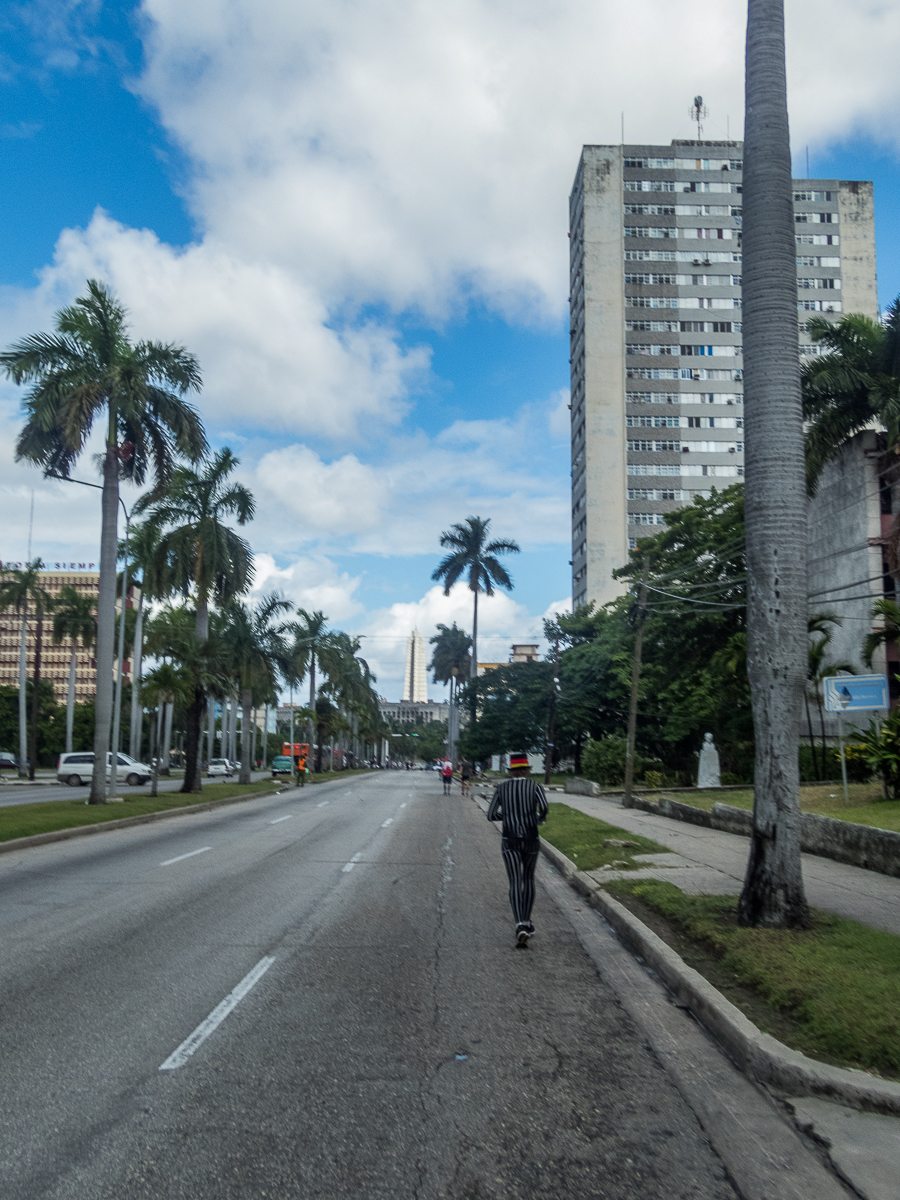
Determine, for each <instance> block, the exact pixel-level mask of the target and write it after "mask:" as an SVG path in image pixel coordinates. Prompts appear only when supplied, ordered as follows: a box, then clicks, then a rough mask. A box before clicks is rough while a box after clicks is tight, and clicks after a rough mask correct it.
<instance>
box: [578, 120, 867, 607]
mask: <svg viewBox="0 0 900 1200" xmlns="http://www.w3.org/2000/svg"><path fill="white" fill-rule="evenodd" d="M742 167H743V162H742V143H740V142H732V141H723V142H715V141H673V142H672V144H671V145H670V146H585V147H584V148H583V150H582V154H581V161H580V163H579V166H578V172H577V175H576V177H575V184H574V187H573V189H572V194H571V197H570V225H569V229H570V233H569V237H570V239H571V243H570V245H571V248H570V257H571V275H570V291H571V296H570V305H571V330H570V334H571V368H572V594H573V601H574V604H575V605H578V604H584V603H587V602H589V601H595V602H596V603H597V604H604V603H606V602H607V601H608V600H611V599H614V598H615V597H616V596H618V595H620V594H621V591H622V588H621V586H620V585H619V584H618V583H617V582H616V581H615V580H613V578H612V571H613V570H614V569H615V568H616V567H620V566H622V565H623V564H624V563H625V562H626V561H627V558H628V551H629V548H630V547H634V546H635V544H636V543H637V540H638V539H639V538H640V537H642V536H647V535H648V534H649V533H650V532H652V530H651V529H650V528H648V527H652V526H661V525H663V523H664V518H665V515H666V513H669V512H672V511H673V510H674V509H676V508H678V507H680V506H681V505H683V504H688V503H690V502H691V501H692V500H693V499H694V497H695V496H697V495H698V494H702V495H708V494H709V492H710V489H711V488H713V487H718V488H723V487H727V486H728V485H729V484H731V483H734V482H736V481H737V480H739V479H741V478H742V476H743V471H744V442H743V424H744V421H743V411H744V410H743V381H742V379H743V371H742V366H743V360H742V357H741V341H742V339H741V216H742V213H741V178H742V175H741V172H742ZM794 189H795V190H794V210H795V219H796V237H797V306H798V309H799V313H800V345H799V347H798V353H800V354H814V353H817V352H818V347H817V346H815V345H812V344H810V343H809V338H808V337H807V338H806V340H805V341H804V335H805V333H806V327H805V318H806V315H807V314H812V313H817V314H821V313H824V314H833V315H834V318H835V319H839V317H840V314H841V313H842V312H863V313H867V314H868V315H870V316H872V317H877V315H878V302H877V291H876V280H875V226H874V214H873V198H872V184H871V183H867V182H866V183H860V182H846V181H842V180H836V179H814V180H813V179H800V180H795V181H794Z"/></svg>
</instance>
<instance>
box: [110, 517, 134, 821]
mask: <svg viewBox="0 0 900 1200" xmlns="http://www.w3.org/2000/svg"><path fill="white" fill-rule="evenodd" d="M119 503H120V504H121V505H122V511H123V512H124V513H125V565H124V567H123V568H122V606H121V612H120V614H119V669H118V671H117V672H116V698H115V704H114V707H113V734H112V755H111V760H112V761H111V762H110V769H109V784H108V785H107V791H106V796H107V799H112V797H113V796H115V794H116V775H117V770H116V768H117V767H118V764H119V729H120V727H121V724H122V667H123V665H124V659H125V598H126V596H127V595H128V540H129V537H130V534H131V513H130V512H129V511H128V509H127V508H126V507H125V503H124V501H123V500H122V497H121V496H120V497H119Z"/></svg>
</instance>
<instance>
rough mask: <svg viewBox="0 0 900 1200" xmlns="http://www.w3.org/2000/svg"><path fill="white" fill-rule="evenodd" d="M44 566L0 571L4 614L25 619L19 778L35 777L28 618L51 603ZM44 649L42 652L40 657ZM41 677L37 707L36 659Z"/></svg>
mask: <svg viewBox="0 0 900 1200" xmlns="http://www.w3.org/2000/svg"><path fill="white" fill-rule="evenodd" d="M43 565H44V564H43V563H42V562H41V560H40V559H39V558H36V559H34V561H33V562H31V563H29V565H28V566H27V567H25V568H24V569H21V570H20V569H17V568H15V567H9V568H4V569H3V570H2V571H0V611H4V610H5V609H7V608H15V609H17V610H18V613H19V618H20V620H21V626H20V633H19V778H20V779H24V778H25V776H26V775H29V776H30V778H31V779H33V778H34V760H33V757H32V762H31V766H30V768H29V765H28V741H29V739H28V707H27V702H26V683H27V678H28V618H29V610H30V607H31V605H34V607H35V612H37V611H38V608H39V607H40V608H41V609H42V611H45V610H46V609H47V608H48V607H49V605H50V603H51V600H50V595H49V593H48V592H46V591H45V590H44V588H43V587H42V586H41V582H40V572H41V568H42V567H43ZM39 655H40V650H39V649H38V657H39ZM35 666H36V668H37V678H36V679H35V682H34V685H33V690H32V695H31V705H32V709H33V710H34V708H35V697H36V696H37V694H38V686H37V681H38V679H39V678H40V664H39V662H38V661H37V658H36V660H35Z"/></svg>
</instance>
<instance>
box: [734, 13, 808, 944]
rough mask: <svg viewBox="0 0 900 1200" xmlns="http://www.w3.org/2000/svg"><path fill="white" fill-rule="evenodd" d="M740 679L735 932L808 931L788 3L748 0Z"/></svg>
mask: <svg viewBox="0 0 900 1200" xmlns="http://www.w3.org/2000/svg"><path fill="white" fill-rule="evenodd" d="M743 189H744V190H743V208H744V217H743V276H744V278H743V323H744V380H745V382H744V390H745V413H746V416H745V422H746V483H745V493H746V526H747V577H748V588H747V625H748V654H747V669H748V676H749V679H750V688H751V695H752V701H753V727H754V733H755V738H756V767H755V777H754V803H753V834H752V838H751V843H750V859H749V862H748V865H747V874H746V878H745V880H744V887H743V891H742V892H741V898H740V903H739V907H738V916H739V920H740V922H741V924H743V925H752V926H759V925H764V926H775V927H785V926H789V927H796V926H802V925H804V924H806V923H807V921H808V910H807V905H806V898H805V896H804V893H803V879H802V875H801V869H800V803H799V782H800V781H799V770H798V768H799V763H798V756H797V747H798V738H799V726H800V705H801V700H802V696H803V686H804V682H805V679H806V673H807V668H808V662H807V628H806V624H807V600H806V591H807V588H806V541H805V535H806V480H805V471H804V451H803V428H802V416H801V403H800V361H799V354H798V333H797V263H796V246H795V242H794V212H793V186H792V179H791V154H790V138H789V134H788V114H787V85H786V79H785V66H784V3H783V0H749V5H748V18H747V61H746V118H745V132H744V183H743Z"/></svg>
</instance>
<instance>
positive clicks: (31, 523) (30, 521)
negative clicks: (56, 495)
mask: <svg viewBox="0 0 900 1200" xmlns="http://www.w3.org/2000/svg"><path fill="white" fill-rule="evenodd" d="M33 530H34V488H32V489H31V515H30V516H29V518H28V566H31V534H32V532H33Z"/></svg>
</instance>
